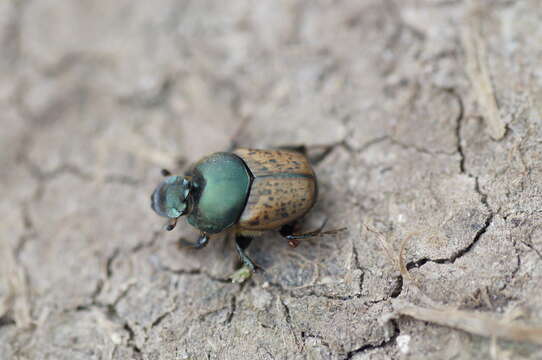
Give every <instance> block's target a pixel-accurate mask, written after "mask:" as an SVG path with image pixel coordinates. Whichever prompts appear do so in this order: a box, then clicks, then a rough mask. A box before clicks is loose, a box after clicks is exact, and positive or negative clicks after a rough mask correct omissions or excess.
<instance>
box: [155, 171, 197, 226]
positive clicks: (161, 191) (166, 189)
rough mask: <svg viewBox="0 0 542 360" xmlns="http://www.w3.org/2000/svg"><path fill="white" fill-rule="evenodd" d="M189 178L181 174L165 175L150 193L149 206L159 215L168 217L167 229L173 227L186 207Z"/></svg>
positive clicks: (184, 212) (189, 184)
mask: <svg viewBox="0 0 542 360" xmlns="http://www.w3.org/2000/svg"><path fill="white" fill-rule="evenodd" d="M190 188H191V183H190V180H189V179H187V178H184V177H182V176H167V177H166V179H165V180H164V181H162V182H161V183H160V184H159V185H158V186H157V187H156V189H155V190H154V192H153V193H152V195H151V208H152V209H153V210H154V211H155V212H156V213H157V214H158V215H160V216H163V217H167V218H169V219H170V222H169V225H168V230H172V229H173V228H174V227H175V223H176V221H177V219H178V218H179V217H181V216H182V215H184V214H186V212H187V209H188V204H187V201H188V194H189V193H190Z"/></svg>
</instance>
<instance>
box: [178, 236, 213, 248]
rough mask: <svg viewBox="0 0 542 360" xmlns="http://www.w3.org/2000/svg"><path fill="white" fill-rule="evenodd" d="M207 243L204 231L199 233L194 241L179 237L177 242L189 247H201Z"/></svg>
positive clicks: (207, 239) (207, 238) (207, 237)
mask: <svg viewBox="0 0 542 360" xmlns="http://www.w3.org/2000/svg"><path fill="white" fill-rule="evenodd" d="M208 243H209V236H207V234H205V233H201V234H200V236H199V238H198V240H196V242H195V243H193V242H190V241H188V240H186V239H184V238H180V239H179V244H180V245H182V246H186V247H191V248H194V249H203V248H204V247H205V246H207V244H208Z"/></svg>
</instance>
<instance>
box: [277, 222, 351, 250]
mask: <svg viewBox="0 0 542 360" xmlns="http://www.w3.org/2000/svg"><path fill="white" fill-rule="evenodd" d="M326 223H327V219H326V220H325V221H324V223H323V224H322V225H321V226H320V227H319V228H318V229H316V230H313V231H308V232H305V233H301V234H294V226H295V223H291V224H286V225H284V226H282V227H281V228H280V230H279V233H280V235H282V237H284V238H285V239H286V240H288V245H290V246H291V247H294V248H295V247H297V246H298V245H299V241H300V240H304V239H310V238H312V237H316V236H320V235H331V234H336V233H338V232H340V231H343V230H346V228H340V229H334V230H328V231H322V230H324V227H325V226H326Z"/></svg>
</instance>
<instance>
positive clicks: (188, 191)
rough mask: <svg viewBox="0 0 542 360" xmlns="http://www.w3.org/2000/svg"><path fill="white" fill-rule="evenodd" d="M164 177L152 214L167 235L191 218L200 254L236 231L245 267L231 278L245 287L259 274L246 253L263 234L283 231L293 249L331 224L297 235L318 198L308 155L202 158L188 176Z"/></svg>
mask: <svg viewBox="0 0 542 360" xmlns="http://www.w3.org/2000/svg"><path fill="white" fill-rule="evenodd" d="M302 149H304V147H303V148H302ZM163 175H164V176H166V178H165V180H164V181H163V182H162V183H160V184H159V185H158V186H157V187H156V189H155V190H154V192H153V193H152V195H151V207H152V209H153V210H154V211H155V212H156V213H157V214H158V215H160V216H163V217H167V218H169V225H168V226H167V230H173V228H174V227H175V225H176V223H177V219H178V218H179V217H181V216H183V215H186V216H187V220H188V223H189V224H190V225H192V226H193V227H195V228H196V229H198V230H199V231H200V236H199V238H198V239H197V240H196V242H195V243H188V242H184V244H185V245H189V246H192V247H194V248H197V249H201V248H203V247H204V246H205V245H207V243H208V241H209V235H210V234H217V233H223V232H233V234H234V235H235V249H236V250H237V253H238V254H239V257H240V259H241V261H242V263H243V264H244V266H243V267H242V268H241V269H239V270H238V271H237V272H235V273H234V274H233V275H232V276H231V279H232V281H235V282H242V281H244V280H245V279H247V278H248V277H250V276H251V274H252V273H253V272H254V271H255V270H256V269H257V266H256V265H255V264H254V262H253V261H252V260H251V259H250V258H249V257H248V256H247V254H246V253H245V249H246V248H247V247H248V245H249V244H250V242H251V240H252V238H254V237H256V236H260V235H262V234H263V232H265V231H268V230H278V231H279V233H280V234H281V235H282V236H283V237H284V238H286V239H287V240H288V243H289V244H290V246H292V247H295V246H297V244H298V241H299V240H300V239H305V238H309V237H312V236H316V235H319V234H323V233H322V229H323V227H324V225H325V223H324V225H322V226H321V227H320V228H319V229H317V230H315V231H311V232H307V233H302V234H294V232H293V231H294V225H295V223H296V221H297V220H299V219H300V218H302V217H303V216H304V215H305V214H306V213H307V212H308V211H309V210H310V209H311V208H312V207H313V205H314V203H315V202H316V198H317V196H318V184H317V181H316V176H315V174H314V170H313V169H312V166H311V164H310V161H309V159H308V157H307V156H306V153H305V152H300V151H292V150H255V149H245V148H239V149H236V150H234V151H232V152H217V153H213V154H211V155H208V156H206V157H204V158H202V159H201V160H199V161H198V162H197V163H195V164H194V165H193V166H192V167H191V169H190V170H189V171H188V172H187V173H186V175H185V176H172V175H171V173H170V172H169V171H167V170H163ZM326 233H331V232H326Z"/></svg>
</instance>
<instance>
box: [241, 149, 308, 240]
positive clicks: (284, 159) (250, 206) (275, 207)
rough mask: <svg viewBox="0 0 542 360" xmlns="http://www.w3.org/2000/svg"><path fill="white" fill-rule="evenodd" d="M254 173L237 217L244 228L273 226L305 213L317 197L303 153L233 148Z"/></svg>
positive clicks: (280, 224) (291, 220) (289, 221)
mask: <svg viewBox="0 0 542 360" xmlns="http://www.w3.org/2000/svg"><path fill="white" fill-rule="evenodd" d="M234 154H236V155H237V156H239V157H240V158H241V159H243V161H244V162H245V164H246V165H247V166H248V168H249V170H250V172H251V173H252V175H253V176H254V179H253V182H252V186H251V188H250V194H249V197H248V200H247V204H246V206H245V209H244V211H243V213H242V214H241V217H240V219H239V227H240V228H241V229H244V230H274V229H278V228H280V227H281V226H282V225H285V224H288V223H291V222H293V221H294V220H296V219H299V218H301V217H302V216H303V215H305V214H306V213H307V212H308V211H309V210H310V209H311V208H312V206H313V205H314V203H315V202H316V198H317V183H316V176H315V175H314V171H313V170H312V167H311V165H310V162H309V160H308V159H307V157H306V156H304V155H303V154H301V153H297V152H294V151H286V150H251V149H237V150H235V151H234Z"/></svg>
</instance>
